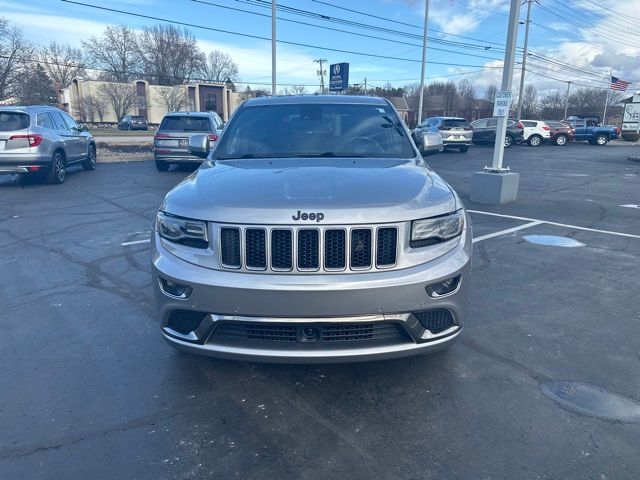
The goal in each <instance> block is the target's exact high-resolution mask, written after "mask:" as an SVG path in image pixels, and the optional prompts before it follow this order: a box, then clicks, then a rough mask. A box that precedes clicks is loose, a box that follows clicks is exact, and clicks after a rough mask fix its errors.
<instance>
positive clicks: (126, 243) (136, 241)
mask: <svg viewBox="0 0 640 480" xmlns="http://www.w3.org/2000/svg"><path fill="white" fill-rule="evenodd" d="M150 241H151V239H150V238H145V239H144V240H134V241H132V242H123V243H121V244H120V245H122V246H123V247H128V246H129V245H138V244H140V243H149V242H150Z"/></svg>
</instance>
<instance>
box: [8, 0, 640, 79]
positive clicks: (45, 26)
mask: <svg viewBox="0 0 640 480" xmlns="http://www.w3.org/2000/svg"><path fill="white" fill-rule="evenodd" d="M79 1H80V2H81V3H85V4H92V5H100V6H104V7H108V8H114V9H120V10H125V11H128V12H134V13H139V14H143V15H151V16H156V17H162V18H166V19H170V20H174V21H181V22H187V23H192V24H195V25H202V26H205V27H210V28H213V29H223V30H228V31H232V32H237V33H243V34H250V35H255V36H259V37H265V38H269V37H270V35H271V25H270V18H268V17H263V16H260V15H255V14H250V13H246V12H241V11H235V10H230V9H225V8H220V7H216V6H212V5H205V4H203V3H197V2H194V1H191V0H173V1H168V0H164V1H161V0H110V1H109V2H106V1H103V0H79ZM204 1H209V2H211V3H214V4H217V5H223V6H227V7H232V8H236V9H240V10H246V11H251V12H254V13H258V14H263V15H265V14H266V15H269V14H270V9H269V8H265V7H268V5H265V4H262V6H261V4H260V0H258V1H257V2H256V0H249V1H248V2H247V1H244V0H241V1H237V0H204ZM323 1H326V2H327V3H329V4H334V5H338V6H343V7H346V8H349V9H352V10H360V11H363V12H367V13H370V14H372V15H377V16H379V17H383V19H388V20H391V21H386V20H383V19H379V18H372V17H367V16H363V15H359V14H357V13H355V12H350V11H345V10H342V9H339V8H335V7H333V6H331V5H327V4H326V3H322V2H320V1H317V0H280V1H279V2H278V3H279V5H282V6H283V7H294V8H297V9H300V10H304V11H307V12H314V13H318V14H322V15H325V16H329V17H332V18H333V19H334V21H331V22H328V21H324V20H322V19H318V18H308V17H303V16H299V15H295V14H292V13H287V12H284V11H282V12H279V13H278V16H279V20H278V38H279V39H281V40H284V41H290V42H297V43H303V44H307V45H313V46H315V47H302V46H296V45H288V44H279V45H278V82H279V83H280V84H281V86H284V85H285V84H292V83H295V84H305V85H309V87H308V88H309V89H310V90H313V89H314V88H315V87H314V86H315V85H317V84H318V83H319V82H318V77H317V75H316V74H315V71H316V69H317V65H316V64H314V63H313V59H316V58H325V59H327V60H328V61H329V63H338V62H349V63H350V70H351V77H350V83H358V82H362V81H363V80H364V78H365V77H366V78H367V81H368V83H369V84H371V85H374V86H381V85H383V84H384V83H386V82H387V81H390V82H391V83H392V84H393V85H395V86H402V85H405V84H408V83H412V82H417V81H418V80H419V76H420V63H419V59H420V55H421V47H420V40H419V39H418V38H413V37H411V36H397V35H393V34H392V33H390V32H383V31H379V30H378V31H376V30H374V31H372V30H370V29H361V28H356V27H355V26H353V25H344V24H340V23H339V22H340V21H341V20H347V21H351V22H360V23H365V24H368V25H373V26H375V27H377V28H385V29H391V30H394V31H398V32H405V33H408V34H413V35H420V34H421V28H420V25H421V24H422V21H423V10H424V2H423V1H422V0H413V1H412V0H368V1H366V0H350V1H348V2H346V1H344V0H323ZM559 1H562V3H563V4H564V6H562V5H561V7H562V8H561V9H559V10H558V8H556V7H557V5H555V4H554V2H559ZM267 3H269V2H267ZM628 4H629V8H630V10H629V11H635V12H640V0H630V1H629V2H628ZM508 5H509V2H508V1H507V0H485V1H481V0H432V1H431V11H430V18H429V20H430V21H429V27H430V29H432V30H433V31H432V33H431V35H432V36H433V37H434V38H436V39H438V43H436V42H431V43H430V47H431V48H429V50H428V54H427V58H428V61H430V62H434V63H432V64H429V65H428V67H427V78H428V80H431V81H432V80H436V79H450V80H454V81H457V80H460V79H462V78H468V79H469V80H471V81H472V83H473V84H474V85H475V86H476V88H477V89H478V91H482V90H483V89H484V88H485V87H486V86H487V85H488V84H489V83H491V82H496V83H499V80H500V77H501V70H500V69H490V68H489V67H499V66H500V65H501V59H502V58H503V55H504V54H503V50H501V48H502V47H501V44H502V45H503V44H504V41H505V36H506V28H507V18H508ZM601 5H602V3H601ZM620 5H621V4H620ZM632 6H635V8H631V7H632ZM0 7H1V8H2V13H1V15H2V16H5V17H7V18H9V19H10V20H12V21H14V22H15V23H16V24H17V25H19V26H21V27H22V28H23V30H24V32H25V33H26V34H27V36H28V37H29V38H31V39H32V40H33V41H34V42H36V43H41V44H42V43H48V42H49V41H52V40H56V41H63V42H68V43H71V44H76V45H79V44H80V41H81V40H82V39H84V38H87V37H89V36H91V35H99V34H100V33H101V31H102V30H103V29H104V27H105V26H106V25H107V24H118V23H119V24H125V25H128V26H130V27H133V28H136V29H140V28H142V27H144V26H145V25H150V24H152V23H154V21H153V20H149V19H143V18H136V17H133V16H129V15H125V14H120V13H115V12H107V11H100V10H96V9H93V8H87V7H84V6H80V5H74V4H70V3H66V2H62V1H61V0H38V1H33V0H32V1H24V0H23V1H13V0H0ZM583 7H584V5H582V4H581V2H579V0H541V6H538V5H535V4H534V7H533V15H532V19H533V23H532V24H531V33H530V40H529V46H530V49H531V50H532V51H533V52H536V54H539V55H543V56H544V57H546V58H547V60H545V59H540V58H537V59H531V70H534V69H535V70H536V71H537V72H538V73H539V74H542V75H546V77H543V76H542V75H534V74H530V75H529V76H528V77H527V82H529V81H531V82H532V83H535V84H536V86H537V87H538V89H539V90H547V89H555V88H559V89H564V88H565V87H566V83H562V81H560V80H564V81H567V80H572V81H574V82H582V83H583V84H585V85H598V86H603V82H605V83H604V85H605V86H606V78H605V77H597V76H596V75H597V74H598V73H602V74H606V72H607V71H608V69H609V68H614V75H616V74H617V75H619V76H621V77H622V78H625V77H627V78H628V79H629V80H632V81H636V80H640V48H638V46H639V45H640V37H636V36H634V35H636V34H633V35H632V36H631V37H630V40H629V41H628V42H625V41H624V40H622V41H620V40H619V39H618V40H617V41H616V39H617V37H618V35H616V34H615V30H616V29H615V28H614V27H615V23H618V22H619V21H620V20H619V15H617V14H616V13H614V12H609V11H608V10H605V9H603V8H601V7H592V8H591V10H584V15H582V16H578V17H579V18H578V19H577V20H576V14H577V13H580V11H581V10H582V9H583ZM626 8H627V7H625V9H626ZM563 9H564V10H563ZM554 11H556V12H559V13H560V16H558V14H557V13H556V14H554V13H552V12H554ZM524 16H525V9H524V8H523V11H522V13H521V17H522V18H524ZM335 19H339V20H337V21H336V20H335ZM287 20H296V21H298V22H306V23H310V24H315V25H320V26H323V27H330V28H334V29H341V30H348V31H351V32H354V33H355V34H347V33H343V32H338V31H332V30H327V29H323V28H316V27H312V26H309V25H300V24H296V23H292V22H289V21H287ZM397 22H402V23H397ZM576 22H577V23H576ZM625 22H627V23H628V25H629V27H631V25H632V23H631V22H630V21H629V20H625ZM627 23H624V24H622V26H626V25H627ZM636 24H637V23H636ZM412 25H415V26H412ZM579 27H582V28H579ZM191 30H192V32H193V33H194V34H195V36H196V37H197V38H198V41H199V44H200V47H201V48H202V50H204V51H205V52H206V51H209V50H211V49H219V50H223V51H225V52H228V53H229V54H231V56H232V57H233V58H234V60H235V61H236V62H237V63H238V64H239V67H240V79H241V81H242V82H247V83H251V84H252V86H253V87H256V86H259V85H258V84H261V83H264V84H265V86H266V85H268V84H269V82H270V80H271V63H270V62H271V56H270V51H271V50H270V48H271V47H270V42H269V41H264V40H259V39H254V38H246V37H242V36H237V35H231V34H226V33H221V32H215V31H210V30H205V29H200V28H195V27H194V28H191ZM618 30H619V29H618ZM594 35H595V36H594ZM461 36H462V37H468V38H461ZM523 36H524V27H521V34H520V36H519V44H520V45H522V41H523ZM385 39H386V40H385ZM442 41H445V42H449V44H448V45H447V44H443V43H442ZM450 42H459V43H457V44H451V43H450ZM586 42H588V43H586ZM319 47H325V48H331V49H338V50H349V51H354V52H364V53H369V54H372V55H382V56H387V57H398V58H401V59H406V60H398V59H389V58H385V59H383V58H376V57H368V56H361V55H354V54H350V53H340V52H335V51H327V50H323V49H321V48H319ZM598 47H599V48H598ZM438 48H441V49H447V50H452V52H444V51H440V50H437V49H438ZM603 49H605V50H603ZM455 52H457V53H455ZM618 53H625V54H627V55H628V56H620V55H617V54H618ZM530 58H531V57H530ZM548 59H553V60H554V61H556V62H562V63H566V64H569V65H572V66H576V67H578V68H581V69H584V70H585V71H586V72H587V73H585V72H581V71H580V70H573V69H569V68H568V67H566V66H564V65H558V64H554V63H551V62H550V61H549V60H548ZM438 63H443V64H447V65H441V64H438ZM468 72H472V73H468ZM589 72H592V73H589ZM547 77H553V78H547ZM630 77H633V78H630ZM518 79H519V74H518V75H516V78H514V82H517V81H518ZM556 79H557V80H556Z"/></svg>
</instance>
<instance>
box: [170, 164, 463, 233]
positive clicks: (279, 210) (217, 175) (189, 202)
mask: <svg viewBox="0 0 640 480" xmlns="http://www.w3.org/2000/svg"><path fill="white" fill-rule="evenodd" d="M460 207H461V205H459V204H457V202H456V197H455V195H454V194H453V192H452V190H451V189H450V187H449V186H448V185H447V184H446V183H445V182H444V181H443V180H442V179H441V178H440V177H439V176H438V175H436V174H435V173H434V172H433V171H432V170H430V169H429V168H428V167H427V166H426V164H425V163H424V162H423V161H422V160H421V159H415V160H404V159H403V160H397V159H379V158H370V159H369V158H326V159H325V158H296V159H246V160H226V161H215V162H205V163H203V164H202V166H201V167H200V168H199V169H198V170H197V171H196V172H194V173H193V174H192V175H190V176H189V177H187V178H186V179H184V180H183V181H182V182H181V183H179V184H178V185H177V186H176V187H175V188H174V189H173V190H171V191H170V192H169V193H168V194H167V196H166V198H165V200H164V202H163V204H162V206H161V210H163V211H165V212H167V213H170V214H173V215H178V216H182V217H187V218H194V219H200V220H208V221H212V222H219V223H238V224H264V225H299V224H310V225H311V224H317V222H316V221H315V220H306V221H302V220H298V221H294V220H293V218H292V217H293V216H297V215H296V214H297V212H298V211H301V212H302V213H305V212H306V213H319V212H321V213H323V214H324V220H323V221H322V222H321V223H322V224H323V225H331V224H333V225H336V224H362V223H388V222H400V221H407V220H414V219H417V218H425V217H432V216H436V215H443V214H446V213H449V212H451V211H454V210H456V208H460Z"/></svg>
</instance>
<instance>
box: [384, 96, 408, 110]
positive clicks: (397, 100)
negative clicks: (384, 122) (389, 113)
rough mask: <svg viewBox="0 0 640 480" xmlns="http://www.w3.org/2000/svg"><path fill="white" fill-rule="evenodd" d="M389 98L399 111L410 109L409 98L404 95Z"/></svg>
mask: <svg viewBox="0 0 640 480" xmlns="http://www.w3.org/2000/svg"><path fill="white" fill-rule="evenodd" d="M387 100H389V101H390V102H391V104H392V105H393V106H394V107H396V109H397V110H399V111H406V110H409V105H407V99H406V98H404V97H387Z"/></svg>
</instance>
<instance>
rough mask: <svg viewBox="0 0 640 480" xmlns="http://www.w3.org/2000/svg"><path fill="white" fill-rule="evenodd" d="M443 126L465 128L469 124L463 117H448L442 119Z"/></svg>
mask: <svg viewBox="0 0 640 480" xmlns="http://www.w3.org/2000/svg"><path fill="white" fill-rule="evenodd" d="M442 123H443V127H444V128H445V129H447V128H467V127H468V126H469V122H467V121H466V120H465V119H464V118H449V119H446V120H444V122H442Z"/></svg>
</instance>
